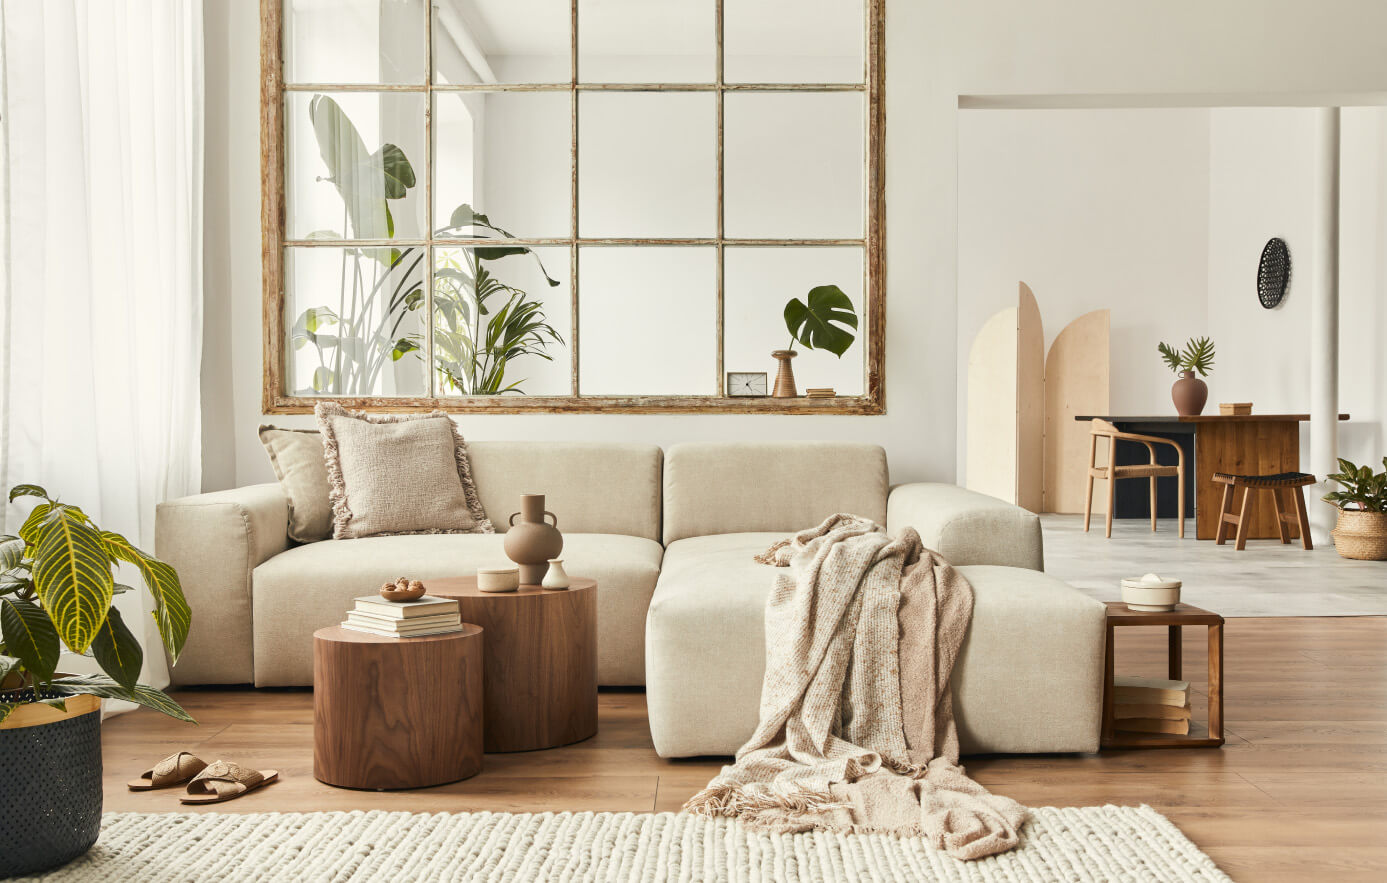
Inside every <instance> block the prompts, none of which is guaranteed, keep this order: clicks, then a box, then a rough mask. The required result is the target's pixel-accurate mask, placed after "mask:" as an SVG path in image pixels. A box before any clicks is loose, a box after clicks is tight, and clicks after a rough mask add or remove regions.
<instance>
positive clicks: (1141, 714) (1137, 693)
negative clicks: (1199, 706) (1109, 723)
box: [1113, 676, 1190, 736]
mask: <svg viewBox="0 0 1387 883" xmlns="http://www.w3.org/2000/svg"><path fill="white" fill-rule="evenodd" d="M1113 718H1114V721H1113V726H1114V727H1115V728H1116V729H1117V730H1119V731H1123V732H1127V733H1173V734H1175V735H1177V736H1185V735H1188V734H1189V731H1190V684H1189V681H1169V680H1166V679H1165V678H1133V677H1123V676H1118V677H1115V678H1113Z"/></svg>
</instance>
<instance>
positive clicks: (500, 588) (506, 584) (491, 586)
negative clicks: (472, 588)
mask: <svg viewBox="0 0 1387 883" xmlns="http://www.w3.org/2000/svg"><path fill="white" fill-rule="evenodd" d="M477 588H478V589H480V590H481V591H483V592H514V591H515V590H516V589H518V588H520V568H518V567H478V568H477Z"/></svg>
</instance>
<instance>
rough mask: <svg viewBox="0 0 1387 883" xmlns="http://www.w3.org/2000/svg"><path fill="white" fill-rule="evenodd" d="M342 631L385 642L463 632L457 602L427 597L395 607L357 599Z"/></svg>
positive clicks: (378, 599) (391, 603)
mask: <svg viewBox="0 0 1387 883" xmlns="http://www.w3.org/2000/svg"><path fill="white" fill-rule="evenodd" d="M342 628H344V629H350V630H351V631H354V632H366V633H367V634H369V635H381V636H383V637H387V638H418V637H422V636H424V635H443V634H447V633H448V632H460V631H462V617H461V616H459V615H458V602H457V601H456V600H454V599H452V598H433V597H430V596H428V595H425V596H424V597H422V598H420V599H419V600H417V601H406V602H404V603H402V604H401V603H396V602H394V601H387V600H385V599H384V598H381V597H379V596H374V595H367V596H365V597H363V598H357V599H356V607H355V608H354V609H352V610H349V611H347V620H346V622H344V623H342Z"/></svg>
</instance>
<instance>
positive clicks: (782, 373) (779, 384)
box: [771, 350, 799, 399]
mask: <svg viewBox="0 0 1387 883" xmlns="http://www.w3.org/2000/svg"><path fill="white" fill-rule="evenodd" d="M797 355H799V354H798V353H796V352H795V351H794V350H776V351H774V352H772V353H771V358H773V359H775V360H776V361H777V362H779V363H780V370H778V371H776V372H775V388H774V389H772V390H771V397H772V398H777V399H793V398H796V397H797V396H799V390H797V389H795V369H794V368H792V367H790V360H791V359H793V358H794V357H795V356H797Z"/></svg>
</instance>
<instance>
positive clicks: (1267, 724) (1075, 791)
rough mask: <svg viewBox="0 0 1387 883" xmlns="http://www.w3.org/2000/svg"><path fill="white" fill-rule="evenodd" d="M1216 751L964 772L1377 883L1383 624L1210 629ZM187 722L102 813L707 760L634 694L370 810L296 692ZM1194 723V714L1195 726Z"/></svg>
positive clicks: (114, 740) (659, 805) (608, 778)
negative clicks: (327, 754)
mask: <svg viewBox="0 0 1387 883" xmlns="http://www.w3.org/2000/svg"><path fill="white" fill-rule="evenodd" d="M1226 632H1227V637H1226V642H1227V646H1226V651H1225V677H1226V681H1227V731H1228V739H1229V743H1228V744H1227V745H1225V746H1224V747H1223V748H1222V749H1194V750H1178V751H1175V750H1164V751H1127V752H1109V753H1104V754H1101V755H1091V756H1073V755H1039V756H1017V757H1011V756H1008V757H986V758H981V757H980V758H971V759H969V760H968V761H967V762H966V765H967V767H968V769H969V771H970V772H971V773H972V774H973V775H974V776H975V777H976V778H977V779H978V780H979V781H981V782H983V783H985V784H986V785H987V786H988V787H989V788H992V789H993V790H995V791H998V792H1000V793H1003V794H1007V795H1010V796H1011V797H1014V798H1016V799H1018V800H1020V801H1022V802H1023V803H1026V804H1030V805H1034V806H1041V805H1055V806H1068V805H1093V804H1102V803H1117V804H1139V803H1147V804H1150V805H1151V806H1153V807H1155V808H1156V809H1158V810H1159V811H1161V812H1163V813H1165V814H1166V815H1167V816H1169V817H1170V818H1171V819H1172V820H1174V821H1175V823H1176V824H1178V825H1179V826H1180V828H1181V829H1183V830H1184V831H1185V833H1186V834H1188V835H1189V837H1190V838H1191V839H1193V840H1194V842H1195V843H1197V844H1199V846H1200V847H1201V848H1203V849H1204V850H1205V851H1206V852H1208V853H1209V855H1211V856H1212V857H1213V858H1214V860H1215V861H1217V862H1218V864H1219V866H1220V867H1222V868H1223V869H1224V870H1225V871H1227V872H1228V873H1229V874H1230V875H1231V876H1232V877H1233V878H1234V879H1236V880H1240V881H1256V880H1331V879H1332V880H1336V881H1348V880H1382V879H1387V677H1384V675H1387V618H1381V617H1373V618H1324V619H1237V620H1230V621H1229V622H1228V625H1227V626H1226ZM1164 647H1165V633H1164V630H1163V629H1154V630H1150V631H1148V630H1144V629H1123V630H1121V632H1120V635H1119V642H1118V652H1117V663H1118V670H1119V671H1120V672H1124V673H1129V674H1150V675H1155V676H1163V671H1164V662H1163V656H1162V655H1161V654H1163V653H1164ZM1204 649H1205V645H1204V640H1203V632H1202V630H1196V629H1187V630H1186V638H1185V672H1186V677H1188V678H1189V679H1190V681H1191V683H1192V684H1193V685H1194V687H1195V689H1198V690H1201V691H1202V690H1203V687H1204V678H1205V672H1206V665H1205V659H1204V656H1203V653H1204ZM177 696H178V699H179V700H180V701H181V702H183V703H184V704H185V706H186V707H187V708H188V709H189V710H190V711H191V712H192V713H193V714H194V716H195V717H197V718H198V720H199V721H200V722H201V723H200V725H199V726H192V725H189V724H179V723H176V722H173V721H169V720H167V719H166V718H163V717H161V716H159V715H156V714H154V713H152V712H145V711H141V712H136V713H133V714H127V715H122V716H120V717H117V718H113V719H111V720H109V721H107V723H106V726H105V736H104V740H105V763H106V808H107V810H110V811H120V810H131V811H145V812H164V811H169V812H174V811H182V810H185V809H191V808H185V807H182V806H181V805H180V804H179V803H178V801H177V798H176V796H175V794H176V792H154V793H145V794H134V793H130V792H128V791H127V790H126V789H125V786H124V783H125V781H126V780H127V779H129V778H132V777H134V776H136V775H138V774H139V771H140V770H142V769H145V768H146V767H148V766H150V765H151V764H153V762H154V761H156V760H158V759H159V758H162V757H164V756H165V755H167V754H170V753H172V752H173V751H175V750H178V749H180V748H181V749H186V750H190V751H193V752H194V753H196V754H198V755H200V756H201V757H203V758H204V759H206V760H212V759H216V758H224V759H228V760H234V761H237V762H238V763H241V764H245V765H249V766H253V767H257V768H260V769H264V768H266V767H273V768H276V769H278V770H279V771H280V777H281V779H282V781H280V782H279V783H277V784H275V785H272V786H269V787H267V788H265V789H264V790H263V791H261V792H259V793H256V794H253V795H249V796H247V797H245V798H242V799H240V800H236V801H233V802H231V803H228V804H224V805H221V806H219V807H216V809H217V810H219V811H223V812H268V811H284V812H288V811H312V810H348V809H389V810H411V811H440V810H448V811H463V810H498V811H514V812H524V811H551V810H552V811H556V810H612V811H621V810H626V811H633V812H649V811H663V810H676V809H678V808H679V806H680V804H681V803H682V802H683V801H684V800H685V799H687V798H688V797H689V796H690V795H691V794H692V793H693V792H694V791H695V790H697V789H698V788H699V787H701V786H702V785H703V784H704V783H705V782H706V781H707V779H708V778H709V777H710V776H711V775H712V774H713V773H714V772H716V771H717V769H718V767H719V765H720V761H719V759H700V760H685V761H665V760H661V759H660V758H659V757H657V756H656V755H655V752H654V750H653V749H652V748H651V745H650V736H649V732H648V730H647V727H646V711H645V696H644V694H643V693H641V692H617V691H604V692H603V693H602V696H601V726H600V730H599V732H598V734H597V736H595V737H594V738H592V739H589V740H588V741H586V742H582V743H579V744H577V745H572V746H569V747H567V748H561V749H556V750H553V751H539V752H530V753H525V754H503V755H488V756H487V759H486V769H485V771H484V772H483V773H482V774H481V775H479V776H477V777H475V778H473V779H470V780H467V781H465V782H459V783H457V784H454V785H448V786H445V787H441V788H433V789H427V790H422V791H411V792H393V793H376V792H361V791H347V790H342V789H337V788H331V787H329V786H326V785H323V784H321V783H319V782H317V781H315V780H314V779H313V735H312V695H311V693H309V692H308V691H306V690H294V691H284V690H259V691H256V690H249V689H243V690H219V689H203V690H184V691H181V692H180V693H178V694H177ZM1201 711H1202V707H1201V706H1199V705H1198V704H1197V703H1196V715H1198V714H1200V712H1201Z"/></svg>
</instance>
